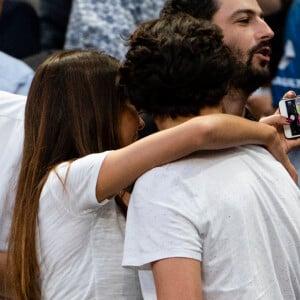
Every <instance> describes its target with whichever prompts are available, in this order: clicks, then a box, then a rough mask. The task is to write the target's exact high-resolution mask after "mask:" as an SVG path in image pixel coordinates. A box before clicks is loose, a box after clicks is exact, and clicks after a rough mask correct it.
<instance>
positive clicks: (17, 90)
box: [0, 51, 34, 96]
mask: <svg viewBox="0 0 300 300" xmlns="http://www.w3.org/2000/svg"><path fill="white" fill-rule="evenodd" d="M33 75H34V71H33V70H32V69H31V68H30V67H29V66H28V65H27V64H26V63H25V62H23V61H21V60H19V59H17V58H14V57H12V56H10V55H8V54H5V53H4V52H2V51H0V90H2V91H6V92H10V93H13V94H19V95H24V96H26V95H27V94H28V91H29V88H30V84H31V81H32V78H33Z"/></svg>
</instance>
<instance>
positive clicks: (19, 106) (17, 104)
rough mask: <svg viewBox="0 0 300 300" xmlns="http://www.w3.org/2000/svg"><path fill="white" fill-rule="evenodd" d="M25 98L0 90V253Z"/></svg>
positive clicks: (10, 203)
mask: <svg viewBox="0 0 300 300" xmlns="http://www.w3.org/2000/svg"><path fill="white" fill-rule="evenodd" d="M25 104H26V97H25V96H20V95H15V94H10V93H7V92H3V91H0V149H1V150H0V153H1V155H0V250H6V249H7V238H8V234H9V230H10V224H11V218H12V213H13V204H14V201H15V188H16V184H17V180H18V176H19V169H20V163H21V153H22V148H23V139H24V109H25Z"/></svg>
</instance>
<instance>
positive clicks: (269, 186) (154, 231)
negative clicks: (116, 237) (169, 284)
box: [123, 146, 300, 300]
mask: <svg viewBox="0 0 300 300" xmlns="http://www.w3.org/2000/svg"><path fill="white" fill-rule="evenodd" d="M168 257H186V258H192V259H196V260H199V261H201V262H202V274H201V276H202V285H203V286H202V289H203V296H204V299H205V300H256V299H259V300H296V299H297V300H299V299H300V191H299V189H298V187H297V185H296V184H295V183H294V182H293V181H292V179H291V178H290V176H289V175H288V173H287V172H286V170H285V169H284V168H283V167H282V165H281V164H280V163H278V162H277V161H276V160H275V159H274V158H273V157H272V156H271V155H270V154H269V153H268V152H267V151H266V150H265V149H263V148H262V147H258V146H247V147H239V148H234V149H229V150H223V151H210V152H207V153H203V152H202V153H198V154H194V155H192V156H190V157H188V158H185V159H182V160H179V161H177V162H174V163H171V164H168V165H165V166H162V167H159V168H155V169H153V170H151V171H149V172H147V173H146V174H144V175H143V176H142V177H140V178H139V180H138V181H137V182H136V184H135V187H134V191H133V194H132V197H131V202H130V205H129V212H128V216H127V224H126V235H125V246H124V258H123V266H130V267H132V268H138V269H140V270H149V269H150V263H151V262H153V261H156V260H160V259H164V258H168ZM141 272H144V273H142V274H143V275H142V277H141V286H142V289H143V287H144V286H145V287H146V288H147V290H146V291H145V293H144V291H143V294H144V296H145V300H148V299H155V289H154V284H153V278H152V274H151V272H150V271H141ZM151 286H152V288H151Z"/></svg>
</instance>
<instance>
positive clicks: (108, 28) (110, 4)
mask: <svg viewBox="0 0 300 300" xmlns="http://www.w3.org/2000/svg"><path fill="white" fill-rule="evenodd" d="M163 3H164V0H144V1H137V0H132V1H129V0H110V1H100V0H73V6H72V10H71V14H70V20H69V24H68V29H67V35H66V43H65V48H66V49H74V48H97V49H101V50H104V51H106V52H107V53H109V54H110V55H113V56H115V57H117V58H119V59H121V58H123V57H124V55H125V52H126V46H125V45H124V41H123V40H122V38H121V36H125V37H127V36H128V35H129V34H130V33H131V32H132V30H133V29H134V28H135V26H136V25H137V24H140V23H142V22H144V21H146V20H149V19H152V18H155V17H158V14H159V11H160V9H161V8H162V6H163Z"/></svg>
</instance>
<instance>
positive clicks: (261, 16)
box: [231, 9, 264, 19]
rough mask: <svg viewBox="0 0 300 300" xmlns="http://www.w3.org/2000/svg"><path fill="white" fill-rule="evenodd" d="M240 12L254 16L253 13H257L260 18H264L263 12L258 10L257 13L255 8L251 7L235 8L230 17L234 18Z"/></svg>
mask: <svg viewBox="0 0 300 300" xmlns="http://www.w3.org/2000/svg"><path fill="white" fill-rule="evenodd" d="M240 14H247V15H251V16H255V15H258V16H259V17H260V18H262V19H263V18H264V14H263V13H262V12H260V13H259V14H258V13H257V12H256V11H255V10H252V9H239V10H236V11H235V12H234V13H233V14H232V15H231V18H235V17H237V16H238V15H240Z"/></svg>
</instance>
